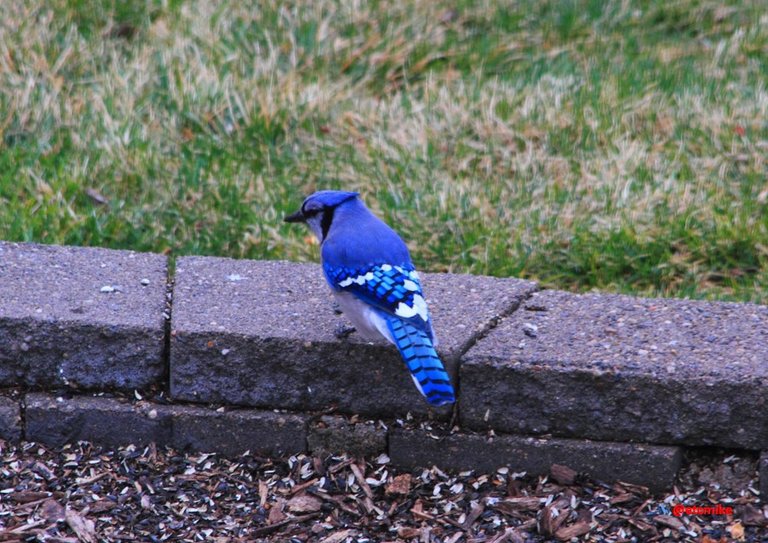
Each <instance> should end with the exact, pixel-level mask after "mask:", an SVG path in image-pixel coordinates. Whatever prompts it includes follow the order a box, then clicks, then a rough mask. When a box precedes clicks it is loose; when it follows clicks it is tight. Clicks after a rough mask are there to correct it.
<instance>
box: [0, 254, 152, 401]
mask: <svg viewBox="0 0 768 543" xmlns="http://www.w3.org/2000/svg"><path fill="white" fill-rule="evenodd" d="M166 281H167V273H166V258H165V257H164V256H162V255H153V254H146V253H135V252H130V251H113V250H108V249H94V248H86V247H57V246H48V245H36V244H29V243H8V242H0V300H2V301H3V303H2V304H0V386H15V385H26V386H32V387H37V388H50V387H65V386H69V387H72V388H83V389H106V388H116V389H124V390H129V389H133V388H142V387H146V386H148V385H150V384H152V383H154V382H156V381H157V380H158V379H160V378H161V377H162V376H163V375H164V374H165V367H164V362H163V348H164V317H163V312H164V311H165V309H166V308H165V303H166V299H165V298H166Z"/></svg>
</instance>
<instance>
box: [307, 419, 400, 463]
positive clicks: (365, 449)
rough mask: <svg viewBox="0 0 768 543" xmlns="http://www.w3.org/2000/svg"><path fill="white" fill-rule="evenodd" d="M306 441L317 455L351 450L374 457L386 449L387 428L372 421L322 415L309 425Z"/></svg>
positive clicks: (353, 452) (311, 450)
mask: <svg viewBox="0 0 768 543" xmlns="http://www.w3.org/2000/svg"><path fill="white" fill-rule="evenodd" d="M307 443H308V448H309V451H310V452H311V453H312V454H314V455H318V456H328V455H334V454H341V453H348V454H350V455H352V456H362V457H365V458H375V457H377V456H379V455H380V454H382V453H385V452H387V430H386V429H385V428H384V427H382V426H380V425H378V424H376V423H375V422H372V421H367V422H351V421H350V420H349V419H347V418H344V417H331V416H323V417H321V418H320V420H318V421H316V422H315V423H313V424H312V425H311V426H310V428H309V436H308V438H307Z"/></svg>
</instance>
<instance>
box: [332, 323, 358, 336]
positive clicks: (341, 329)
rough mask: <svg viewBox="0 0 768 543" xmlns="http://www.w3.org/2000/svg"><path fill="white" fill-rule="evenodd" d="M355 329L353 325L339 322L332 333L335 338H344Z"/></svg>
mask: <svg viewBox="0 0 768 543" xmlns="http://www.w3.org/2000/svg"><path fill="white" fill-rule="evenodd" d="M355 331H356V328H355V327H354V326H347V325H346V324H343V323H340V324H339V325H338V326H337V327H336V329H335V330H334V331H333V335H334V336H336V339H346V338H348V337H349V336H350V334H352V333H354V332H355Z"/></svg>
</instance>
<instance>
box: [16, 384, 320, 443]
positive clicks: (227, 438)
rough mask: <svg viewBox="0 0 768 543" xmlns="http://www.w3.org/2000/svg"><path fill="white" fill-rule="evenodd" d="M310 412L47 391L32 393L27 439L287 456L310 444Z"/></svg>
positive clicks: (28, 404) (30, 396) (28, 399)
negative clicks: (59, 394) (221, 407)
mask: <svg viewBox="0 0 768 543" xmlns="http://www.w3.org/2000/svg"><path fill="white" fill-rule="evenodd" d="M307 424H308V417H306V416H302V415H292V414H286V413H275V412H272V411H257V410H253V409H250V410H234V411H218V410H213V409H207V408H203V407H200V406H194V405H160V404H155V403H152V402H146V401H142V402H139V403H135V404H134V403H130V402H128V401H125V400H122V399H117V398H102V397H91V396H76V397H73V398H68V399H65V398H60V397H56V396H51V395H47V394H41V393H35V394H28V395H27V397H26V439H27V440H28V441H39V442H41V443H47V444H49V445H52V446H61V445H63V444H65V443H73V442H75V441H80V440H84V441H91V442H93V443H97V444H99V445H102V446H105V447H118V446H121V445H128V444H131V443H132V444H134V445H139V446H143V445H147V444H148V443H150V442H154V443H156V444H158V445H169V446H172V447H175V448H178V449H189V450H194V451H201V452H216V453H221V454H225V455H230V456H235V455H239V454H242V453H244V452H245V451H248V450H250V451H251V452H252V453H253V454H261V455H266V456H283V455H290V454H295V453H300V452H304V451H305V450H306V448H307V446H306V445H307Z"/></svg>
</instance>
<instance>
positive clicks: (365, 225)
mask: <svg viewBox="0 0 768 543" xmlns="http://www.w3.org/2000/svg"><path fill="white" fill-rule="evenodd" d="M285 221H286V222H305V223H307V225H308V226H309V228H310V229H311V230H312V232H313V233H314V234H315V236H316V237H317V239H318V241H320V246H321V258H322V264H323V272H324V273H325V279H326V280H327V281H328V284H329V285H330V287H331V290H332V292H333V294H334V295H335V297H336V299H337V300H338V302H339V305H340V306H341V309H342V311H343V312H344V314H345V315H346V316H347V317H348V318H349V320H351V321H352V324H354V326H355V328H356V329H357V331H358V332H359V333H360V334H361V335H362V336H363V337H365V338H366V339H377V338H381V337H383V338H384V339H386V340H388V341H389V342H391V343H393V344H395V346H397V348H398V350H399V351H400V355H401V356H402V357H403V360H404V361H405V363H406V365H407V366H408V369H409V370H410V371H411V377H412V378H413V382H414V383H415V384H416V388H418V389H419V392H421V393H422V394H423V395H424V396H425V397H426V399H427V401H428V402H429V403H430V404H432V405H445V404H450V403H453V402H454V401H455V399H454V394H453V387H452V386H451V381H450V378H449V377H448V373H447V372H446V371H445V368H444V367H443V363H442V362H441V361H440V358H438V356H437V352H436V351H435V346H436V345H437V339H436V338H435V333H434V331H433V330H432V320H431V319H430V316H429V312H428V310H427V304H426V302H425V301H424V294H423V293H422V291H421V285H420V284H419V275H418V273H416V270H415V269H414V267H413V263H412V262H411V257H410V255H409V254H408V248H407V247H406V246H405V243H404V242H403V240H402V239H400V236H398V235H397V234H396V233H395V231H394V230H392V229H391V228H390V227H389V226H387V225H386V224H385V223H384V222H383V221H382V220H381V219H379V218H378V217H376V216H375V215H374V214H373V213H371V212H370V210H369V209H368V208H367V207H365V204H364V203H363V201H362V200H361V199H360V198H359V194H358V193H357V192H342V191H335V190H323V191H320V192H316V193H314V194H313V195H311V196H309V197H308V198H307V199H306V200H304V203H303V204H302V205H301V209H300V210H299V211H297V212H296V213H293V214H292V215H288V216H287V217H285Z"/></svg>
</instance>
